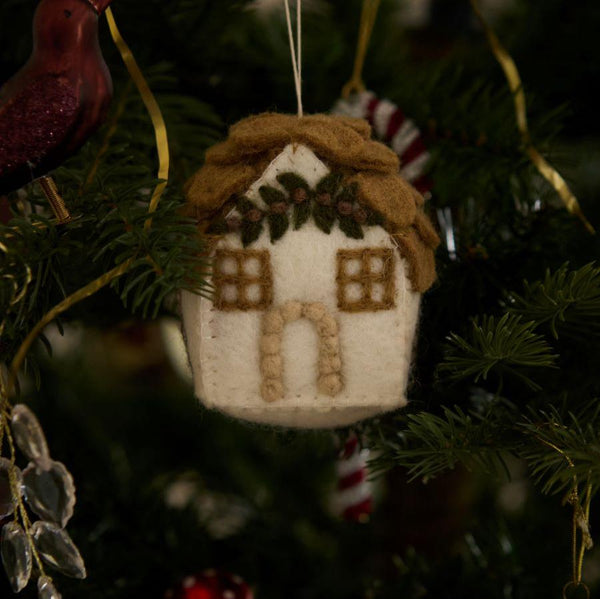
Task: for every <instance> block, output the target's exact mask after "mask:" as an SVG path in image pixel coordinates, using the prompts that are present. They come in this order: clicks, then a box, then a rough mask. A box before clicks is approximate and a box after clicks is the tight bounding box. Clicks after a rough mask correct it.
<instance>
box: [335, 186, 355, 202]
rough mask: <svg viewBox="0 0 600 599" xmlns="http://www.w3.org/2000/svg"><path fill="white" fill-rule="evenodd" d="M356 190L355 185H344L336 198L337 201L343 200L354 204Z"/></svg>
mask: <svg viewBox="0 0 600 599" xmlns="http://www.w3.org/2000/svg"><path fill="white" fill-rule="evenodd" d="M357 190H358V185H357V184H356V183H351V184H350V185H344V186H343V187H342V189H341V190H340V193H339V194H338V196H337V200H343V201H345V202H354V201H355V200H356V192H357Z"/></svg>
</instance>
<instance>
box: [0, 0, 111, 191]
mask: <svg viewBox="0 0 600 599" xmlns="http://www.w3.org/2000/svg"><path fill="white" fill-rule="evenodd" d="M111 1H112V0H41V2H40V3H39V4H38V7H37V9H36V11H35V16H34V19H33V38H34V43H33V51H32V53H31V56H30V58H29V60H28V61H27V63H26V64H25V66H23V68H22V69H21V70H20V71H18V72H17V73H16V74H15V75H14V76H13V77H12V78H11V79H9V80H8V81H7V82H6V83H5V84H4V85H3V86H2V87H1V88H0V194H5V193H8V192H9V191H13V190H15V189H18V188H19V187H22V186H23V185H25V184H27V183H29V182H30V181H32V180H34V179H36V178H38V177H41V176H43V175H45V174H46V173H47V172H48V171H50V170H52V169H54V168H56V167H57V166H59V165H60V164H62V162H64V161H65V160H66V159H67V158H68V157H69V156H70V155H71V154H73V153H74V152H75V151H77V150H78V149H79V148H80V147H81V145H82V144H83V143H84V142H85V141H86V140H87V139H88V138H89V137H90V135H92V133H94V131H95V130H96V129H97V128H98V126H99V125H100V123H101V122H102V121H103V119H104V118H105V116H106V112H107V109H108V106H109V104H110V100H111V97H112V81H111V78H110V73H109V71H108V67H107V66H106V63H105V62H104V59H103V57H102V53H101V51H100V44H99V42H98V17H99V15H101V14H102V13H103V12H104V11H105V10H106V8H107V7H108V5H109V4H110V3H111ZM41 182H42V186H43V187H45V188H47V187H48V181H47V180H46V181H44V180H42V181H41ZM45 191H46V192H47V193H46V195H48V189H45ZM49 199H51V198H49Z"/></svg>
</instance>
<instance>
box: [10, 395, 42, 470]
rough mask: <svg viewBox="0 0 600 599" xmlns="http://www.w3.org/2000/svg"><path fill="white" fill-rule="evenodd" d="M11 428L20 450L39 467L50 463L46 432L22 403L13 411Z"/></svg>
mask: <svg viewBox="0 0 600 599" xmlns="http://www.w3.org/2000/svg"><path fill="white" fill-rule="evenodd" d="M11 428H12V432H13V435H14V438H15V442H16V444H17V445H18V447H19V449H20V450H21V451H22V452H23V453H24V454H25V455H26V456H27V457H28V458H29V459H30V460H32V461H34V462H36V463H37V464H38V465H39V466H41V467H45V466H47V465H48V464H49V462H50V453H49V451H48V443H47V442H46V436H45V435H44V431H43V430H42V427H41V425H40V423H39V421H38V419H37V417H36V416H35V414H34V413H33V412H32V411H31V410H30V409H29V408H28V407H27V406H26V405H25V404H22V403H19V404H17V405H16V406H14V408H13V409H12V416H11Z"/></svg>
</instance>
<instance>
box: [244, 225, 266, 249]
mask: <svg viewBox="0 0 600 599" xmlns="http://www.w3.org/2000/svg"><path fill="white" fill-rule="evenodd" d="M262 230H263V223H262V220H261V221H258V222H257V223H253V222H250V221H244V222H243V223H242V245H243V246H244V247H247V246H249V245H250V244H251V243H252V242H254V241H256V240H257V239H258V238H259V237H260V234H261V233H262Z"/></svg>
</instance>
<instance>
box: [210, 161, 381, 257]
mask: <svg viewBox="0 0 600 599" xmlns="http://www.w3.org/2000/svg"><path fill="white" fill-rule="evenodd" d="M277 182H278V183H279V184H280V185H281V186H282V187H283V188H284V189H285V192H284V191H282V190H281V189H278V188H276V187H272V186H270V185H263V186H261V187H260V188H259V190H258V192H259V194H260V197H261V199H262V200H263V202H264V203H265V205H266V207H267V208H266V210H263V209H262V208H260V207H259V206H257V205H256V204H255V203H254V202H253V201H252V200H250V199H249V198H247V197H246V196H241V197H238V198H237V199H235V201H234V204H233V205H231V204H230V205H229V206H228V208H227V212H228V213H229V214H228V215H226V216H221V217H220V218H218V219H217V220H215V221H214V222H213V223H212V224H211V225H210V226H209V227H208V229H207V233H208V234H210V235H225V234H226V233H230V232H235V231H240V232H241V239H242V244H243V246H244V247H247V246H248V245H250V244H251V243H253V242H254V241H256V240H257V239H258V238H259V237H260V235H261V233H262V231H263V228H264V226H265V223H267V224H268V227H269V233H270V238H271V243H274V242H276V241H277V240H278V239H281V237H283V235H285V233H286V231H287V230H288V229H289V227H290V224H291V225H293V228H294V229H296V230H297V229H300V228H301V227H302V226H303V225H304V224H305V223H306V222H308V220H309V219H310V217H311V216H312V218H313V221H314V223H315V225H316V226H317V227H318V228H319V229H321V231H323V232H324V233H327V234H329V233H331V229H332V228H333V226H334V224H335V223H336V221H337V223H338V226H339V227H340V229H341V230H342V231H343V232H344V233H345V234H346V235H347V236H348V237H351V238H353V239H362V238H363V237H364V233H363V226H365V225H366V226H374V225H378V226H380V227H385V219H384V217H383V216H382V215H381V214H380V213H379V212H377V211H375V210H373V209H372V208H369V207H367V206H364V205H362V204H360V203H359V202H358V200H357V199H356V196H357V184H356V183H349V184H347V183H344V181H343V174H342V173H339V172H332V173H329V174H327V175H325V176H324V177H323V178H322V179H321V180H320V181H319V182H318V183H317V185H316V186H315V188H314V189H311V187H310V185H309V184H308V183H307V181H306V180H305V179H304V178H303V177H302V176H301V175H299V174H297V173H294V172H287V173H281V174H279V175H278V176H277ZM286 192H287V193H286ZM290 207H291V211H290ZM233 208H235V209H236V210H237V213H239V216H238V215H237V214H235V213H233V214H232V211H233Z"/></svg>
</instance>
